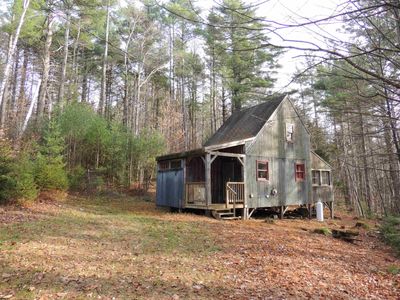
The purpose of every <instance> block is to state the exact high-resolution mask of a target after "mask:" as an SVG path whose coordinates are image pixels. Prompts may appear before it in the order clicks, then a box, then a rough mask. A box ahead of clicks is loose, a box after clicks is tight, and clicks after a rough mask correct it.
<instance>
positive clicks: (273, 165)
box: [157, 96, 333, 219]
mask: <svg viewBox="0 0 400 300" xmlns="http://www.w3.org/2000/svg"><path fill="white" fill-rule="evenodd" d="M157 162H158V164H157V166H158V167H157V205H158V206H165V207H171V208H176V209H185V208H191V209H202V210H206V211H207V212H211V213H212V214H213V215H214V216H216V217H222V216H233V217H236V213H237V210H240V212H241V215H242V217H243V218H244V219H247V218H248V217H250V216H251V214H252V213H253V212H254V211H255V210H256V209H259V208H270V207H274V208H277V209H279V210H280V214H281V216H283V214H284V213H285V211H286V209H287V207H288V206H290V205H299V206H307V207H308V208H309V209H310V208H311V205H312V204H313V203H315V202H317V201H318V200H320V201H321V202H323V203H325V204H326V205H327V206H328V207H329V208H330V209H331V214H332V213H333V188H332V169H331V166H330V165H329V164H328V163H327V162H325V161H324V160H323V159H322V158H321V157H319V156H318V155H317V154H316V153H315V152H313V151H311V149H310V133H309V131H308V130H307V128H306V127H305V125H304V123H303V122H302V120H301V119H300V117H299V114H298V113H297V111H296V109H295V107H294V105H293V103H292V102H291V101H290V99H289V97H288V96H279V97H274V98H269V99H266V101H265V102H263V103H261V104H259V105H256V106H253V107H250V108H246V109H243V110H240V111H238V112H235V113H233V114H232V115H231V116H230V118H229V119H228V120H226V122H225V123H224V124H222V126H221V127H220V128H219V129H218V130H217V132H215V134H214V135H213V136H212V137H211V138H210V139H209V140H208V141H207V142H206V143H205V144H204V146H203V147H202V148H201V149H196V150H192V151H187V152H180V153H174V154H168V155H164V156H160V157H158V158H157Z"/></svg>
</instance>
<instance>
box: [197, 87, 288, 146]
mask: <svg viewBox="0 0 400 300" xmlns="http://www.w3.org/2000/svg"><path fill="white" fill-rule="evenodd" d="M285 97H286V95H281V96H275V97H268V98H267V99H266V100H265V102H263V103H261V104H258V105H255V106H252V107H249V108H246V109H242V110H240V111H237V112H235V113H233V114H232V115H231V116H230V117H229V118H228V120H226V121H225V122H224V124H222V126H221V127H220V128H219V129H218V130H217V132H215V133H214V135H213V136H212V137H211V138H209V139H208V141H207V142H206V143H205V144H204V146H205V147H209V146H214V145H220V144H225V143H230V142H235V141H240V140H246V139H250V138H254V137H255V136H256V135H257V133H258V132H259V131H260V130H261V128H262V127H263V126H264V124H265V123H266V122H267V121H268V119H269V118H270V117H271V115H272V114H273V113H274V111H275V110H276V109H277V108H278V106H279V104H281V102H282V101H283V100H284V99H285Z"/></svg>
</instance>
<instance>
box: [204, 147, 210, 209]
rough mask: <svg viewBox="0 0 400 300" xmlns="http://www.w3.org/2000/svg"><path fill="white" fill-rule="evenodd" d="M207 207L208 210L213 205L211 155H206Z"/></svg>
mask: <svg viewBox="0 0 400 300" xmlns="http://www.w3.org/2000/svg"><path fill="white" fill-rule="evenodd" d="M205 168H206V170H205V171H206V205H207V208H208V207H209V205H210V204H211V154H210V153H206V163H205Z"/></svg>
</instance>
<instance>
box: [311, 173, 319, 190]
mask: <svg viewBox="0 0 400 300" xmlns="http://www.w3.org/2000/svg"><path fill="white" fill-rule="evenodd" d="M314 172H317V174H318V183H314ZM311 183H312V185H313V186H320V185H321V170H318V169H317V170H315V169H312V170H311Z"/></svg>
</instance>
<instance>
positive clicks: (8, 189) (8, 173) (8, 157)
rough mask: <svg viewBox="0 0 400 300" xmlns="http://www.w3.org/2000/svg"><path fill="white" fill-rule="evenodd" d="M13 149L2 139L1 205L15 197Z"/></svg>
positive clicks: (0, 142)
mask: <svg viewBox="0 0 400 300" xmlns="http://www.w3.org/2000/svg"><path fill="white" fill-rule="evenodd" d="M12 162H13V157H12V149H11V146H10V144H9V143H8V141H6V140H2V139H1V137H0V204H4V203H7V202H9V201H10V200H11V198H12V197H13V193H14V191H15V186H16V181H15V179H14V178H13V177H12Z"/></svg>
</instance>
